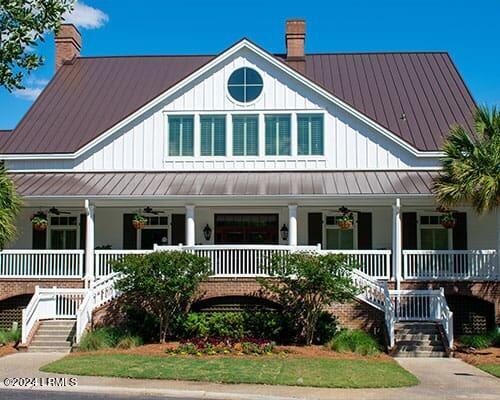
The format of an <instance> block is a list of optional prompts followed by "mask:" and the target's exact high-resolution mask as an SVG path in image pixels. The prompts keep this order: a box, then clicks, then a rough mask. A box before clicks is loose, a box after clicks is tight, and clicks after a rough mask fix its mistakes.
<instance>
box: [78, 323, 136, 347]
mask: <svg viewBox="0 0 500 400" xmlns="http://www.w3.org/2000/svg"><path fill="white" fill-rule="evenodd" d="M125 335H126V334H125V333H124V332H123V331H122V330H120V329H118V328H112V327H104V328H99V329H95V330H93V331H90V332H87V333H86V334H85V335H84V336H83V337H82V340H81V341H80V346H79V349H80V350H81V351H95V350H102V349H109V348H113V347H115V346H116V345H117V343H118V342H119V341H120V339H121V338H122V337H123V336H125Z"/></svg>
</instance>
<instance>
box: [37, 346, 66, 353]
mask: <svg viewBox="0 0 500 400" xmlns="http://www.w3.org/2000/svg"><path fill="white" fill-rule="evenodd" d="M70 351H71V347H69V346H63V347H61V346H59V347H55V346H29V348H28V352H30V353H69V352H70Z"/></svg>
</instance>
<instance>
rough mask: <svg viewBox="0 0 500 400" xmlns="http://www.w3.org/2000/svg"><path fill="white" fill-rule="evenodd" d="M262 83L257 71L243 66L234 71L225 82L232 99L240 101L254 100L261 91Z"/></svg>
mask: <svg viewBox="0 0 500 400" xmlns="http://www.w3.org/2000/svg"><path fill="white" fill-rule="evenodd" d="M263 87H264V84H263V82H262V77H261V76H260V75H259V73H258V72H257V71H255V70H253V69H251V68H247V67H243V68H239V69H237V70H236V71H234V72H233V73H232V74H231V76H230V77H229V81H228V82H227V89H228V91H229V94H230V95H231V97H232V98H233V99H235V100H236V101H239V102H240V103H248V102H250V101H253V100H255V99H256V98H257V97H259V95H260V94H261V93H262V88H263Z"/></svg>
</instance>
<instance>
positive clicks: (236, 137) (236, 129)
mask: <svg viewBox="0 0 500 400" xmlns="http://www.w3.org/2000/svg"><path fill="white" fill-rule="evenodd" d="M244 139H245V120H244V118H243V117H233V154H234V155H235V156H244V155H245V142H244Z"/></svg>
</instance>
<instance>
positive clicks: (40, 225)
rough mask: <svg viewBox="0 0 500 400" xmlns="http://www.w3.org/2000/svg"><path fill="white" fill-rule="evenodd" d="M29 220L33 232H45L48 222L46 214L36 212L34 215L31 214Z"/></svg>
mask: <svg viewBox="0 0 500 400" xmlns="http://www.w3.org/2000/svg"><path fill="white" fill-rule="evenodd" d="M30 220H31V224H32V225H33V228H34V229H35V231H39V232H43V231H45V230H47V226H48V224H49V221H48V219H47V214H46V213H44V212H43V211H38V212H36V213H35V214H33V215H32V216H31V218H30Z"/></svg>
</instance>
